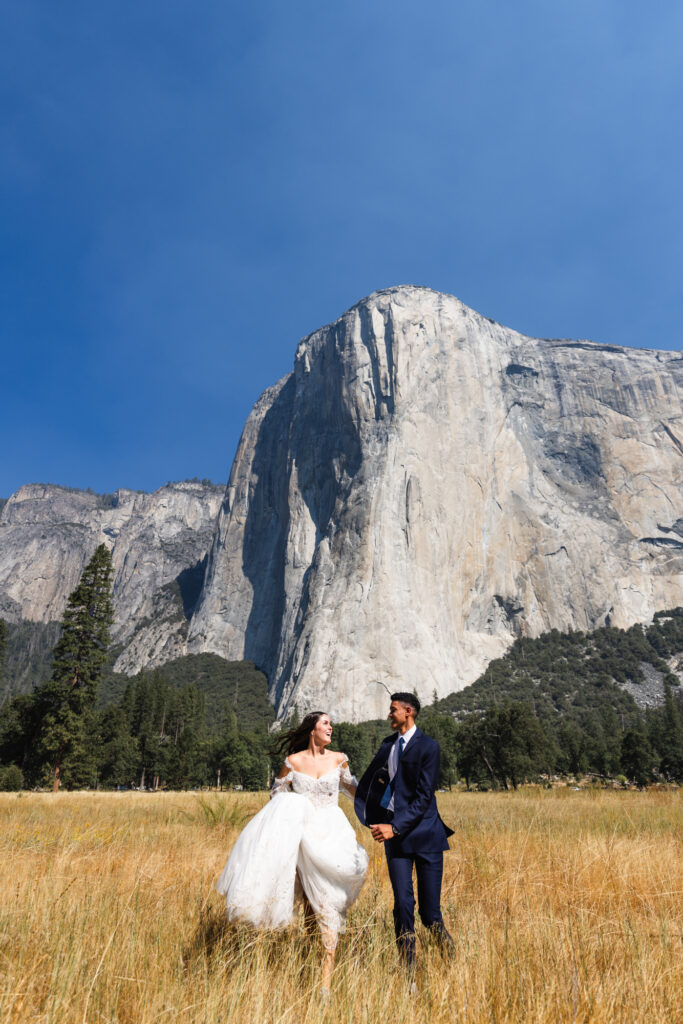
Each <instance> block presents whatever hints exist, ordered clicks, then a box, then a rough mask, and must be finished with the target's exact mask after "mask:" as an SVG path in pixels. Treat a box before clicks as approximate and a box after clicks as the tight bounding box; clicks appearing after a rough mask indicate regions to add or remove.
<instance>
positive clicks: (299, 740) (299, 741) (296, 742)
mask: <svg viewBox="0 0 683 1024" xmlns="http://www.w3.org/2000/svg"><path fill="white" fill-rule="evenodd" d="M326 714H327V712H326V711H311V712H309V714H307V715H306V717H305V718H304V720H303V722H302V723H301V724H300V725H295V726H294V728H293V729H288V730H287V732H283V734H282V736H280V738H279V739H278V740H276V742H275V749H276V750H277V751H278V752H279V753H280V754H284V755H285V757H289V755H290V754H297V753H298V752H299V751H300V750H305V749H306V747H307V746H308V742H309V740H310V738H311V733H312V732H313V730H314V729H315V727H316V725H317V724H318V719H319V718H322V716H323V715H326Z"/></svg>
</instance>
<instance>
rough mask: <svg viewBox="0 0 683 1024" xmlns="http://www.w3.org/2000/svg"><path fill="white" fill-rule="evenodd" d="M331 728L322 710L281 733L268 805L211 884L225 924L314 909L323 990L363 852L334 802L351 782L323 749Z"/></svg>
mask: <svg viewBox="0 0 683 1024" xmlns="http://www.w3.org/2000/svg"><path fill="white" fill-rule="evenodd" d="M331 740H332V725H331V723H330V719H329V716H328V715H326V714H325V713H324V712H323V711H313V712H312V713H311V714H309V715H306V717H305V718H304V720H303V722H302V723H301V725H299V726H297V727H296V728H294V729H291V730H290V731H289V732H287V733H285V734H284V736H283V738H282V740H281V741H280V743H279V744H278V745H279V748H280V750H281V751H282V752H286V754H287V756H286V757H285V760H284V764H283V766H282V770H281V772H280V774H279V775H278V777H277V779H276V780H275V782H274V784H273V788H272V790H271V799H270V803H268V804H266V806H265V807H264V808H263V809H262V810H261V811H259V813H258V814H257V815H256V816H255V817H253V818H252V819H251V821H250V822H249V823H248V825H247V826H246V827H245V828H244V830H243V831H242V833H241V834H240V836H239V837H238V839H237V842H236V843H235V845H234V847H233V849H232V852H231V854H230V857H229V858H228V862H227V864H226V865H225V867H224V869H223V872H222V874H221V876H220V878H219V879H218V883H217V885H216V888H217V889H218V891H219V892H220V893H221V894H222V895H224V896H225V898H226V906H227V913H228V920H229V921H246V922H248V923H249V924H251V925H253V926H254V927H256V928H284V927H285V926H286V925H288V924H289V923H290V922H291V921H292V920H293V918H294V914H295V909H296V908H298V905H299V903H300V902H301V901H302V898H303V901H304V903H305V904H306V905H307V907H306V909H307V910H308V911H309V913H311V912H312V913H314V914H315V918H316V920H317V922H318V927H319V929H320V935H321V939H322V944H323V947H324V951H325V952H324V960H323V971H322V987H323V992H324V993H325V994H328V993H329V985H330V976H331V974H332V965H333V963H334V954H335V950H336V947H337V937H338V935H339V933H340V932H342V931H344V928H345V916H346V911H347V910H348V908H349V907H350V906H351V904H352V903H353V901H354V900H355V899H356V897H357V895H358V893H359V891H360V888H361V886H362V884H363V881H364V879H365V872H366V870H367V866H368V855H367V853H366V852H365V850H364V849H363V847H362V846H360V845H359V843H358V842H357V841H356V836H355V833H354V831H353V828H352V827H351V825H350V824H349V822H348V821H347V819H346V817H345V815H344V812H343V811H342V810H341V808H340V807H339V806H338V803H337V797H338V793H339V790H340V788H341V790H342V792H344V793H345V794H346V795H348V796H350V797H353V796H354V795H355V792H356V785H357V783H356V780H355V778H354V777H353V776H352V775H351V772H350V769H349V763H348V760H347V758H346V755H345V754H339V753H336V752H335V751H331V750H327V747H328V746H329V745H330V742H331Z"/></svg>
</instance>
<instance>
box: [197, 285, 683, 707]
mask: <svg viewBox="0 0 683 1024" xmlns="http://www.w3.org/2000/svg"><path fill="white" fill-rule="evenodd" d="M648 340H649V339H648ZM682 382H683V358H682V357H681V355H680V353H674V352H663V351H654V350H645V349H632V348H621V347H619V346H615V345H599V344H594V343H591V342H588V341H566V340H539V339H534V338H529V337H526V336H524V335H521V334H519V333H517V332H515V331H513V330H510V329H507V328H505V327H502V326H500V325H499V324H497V323H494V322H492V321H490V320H488V319H487V318H485V317H483V316H480V315H479V314H477V313H476V312H474V311H473V310H471V309H469V308H468V307H466V306H465V305H463V304H462V303H461V302H459V301H458V300H457V299H455V298H453V297H451V296H448V295H442V294H439V293H437V292H433V291H431V290H429V289H425V288H414V287H400V288H393V289H389V290H387V291H383V292H379V293H375V294H374V295H371V296H370V297H369V298H367V299H365V300H363V301H362V302H360V303H358V304H357V305H356V306H354V307H353V308H352V309H350V310H349V311H348V312H346V313H345V314H344V315H343V316H342V317H340V318H339V320H337V321H336V322H335V323H333V324H331V325H329V326H327V327H324V328H322V329H320V330H318V331H316V332H314V333H313V334H311V335H310V336H309V337H307V338H305V339H304V340H303V341H302V342H301V343H300V345H299V347H298V350H297V353H296V358H295V364H294V370H293V372H292V373H291V374H289V375H288V376H287V377H285V378H283V379H282V380H281V381H280V382H279V383H278V384H276V385H275V386H274V387H272V388H270V389H269V390H268V391H266V392H265V393H264V395H263V396H262V397H261V399H260V400H259V401H258V402H257V404H256V406H255V407H254V409H253V411H252V413H251V415H250V417H249V419H248V421H247V423H246V425H245V428H244V432H243V435H242V439H241V441H240V445H239V448H238V451H237V455H236V457H235V461H234V464H233V467H232V472H231V475H230V480H229V483H228V486H227V489H226V492H225V497H224V501H223V504H222V507H221V510H220V513H219V516H218V522H217V528H216V532H215V535H214V538H213V544H212V546H211V550H210V554H209V561H208V566H207V570H206V576H205V579H204V585H203V588H202V591H201V595H200V598H199V602H198V605H197V608H196V610H195V612H194V615H193V618H192V621H191V624H190V631H189V637H188V642H187V649H188V650H189V651H191V652H200V651H212V652H215V653H217V654H221V655H223V656H224V657H226V658H229V659H233V660H238V659H241V658H246V659H250V660H252V661H254V662H255V663H256V664H257V665H259V666H260V667H261V668H263V669H264V670H265V671H266V673H267V674H268V677H269V680H270V688H271V696H272V699H273V700H274V702H275V705H276V708H277V711H278V715H279V716H280V717H283V716H285V715H286V714H287V713H288V712H289V711H290V710H291V709H292V708H293V707H294V706H297V707H298V708H299V709H300V710H305V709H310V708H313V707H323V708H325V709H326V710H328V711H329V712H330V713H331V714H333V715H334V716H335V717H336V718H343V719H350V720H359V719H364V718H370V717H373V716H376V715H382V714H383V713H384V710H385V706H386V692H385V690H384V689H383V688H382V687H381V686H380V685H378V681H379V682H380V683H384V684H385V685H386V686H387V687H389V688H390V689H391V688H392V687H393V688H400V689H403V688H410V689H412V688H415V689H416V690H417V691H418V693H419V694H420V695H421V696H422V697H423V698H424V699H430V698H431V697H432V695H433V694H436V695H437V696H444V695H445V694H448V693H450V692H453V691H455V690H459V689H461V688H462V687H464V686H465V685H467V684H468V683H469V682H471V681H472V680H474V679H475V678H476V677H477V676H478V675H479V674H480V673H481V671H482V670H483V668H484V667H485V666H486V664H487V663H488V661H489V660H490V659H492V658H494V657H498V656H500V655H501V654H502V653H503V652H504V651H505V650H506V649H507V647H508V646H509V645H510V644H511V642H512V640H513V639H514V637H515V636H518V635H522V634H523V635H532V636H535V635H538V634H540V633H541V632H543V631H545V630H548V629H550V628H553V627H556V628H558V629H560V630H570V629H581V630H586V629H592V628H595V627H598V626H601V625H604V624H612V625H615V626H627V625H629V624H631V623H633V622H636V621H646V620H648V619H650V618H651V617H652V615H653V613H654V612H655V611H657V610H659V609H663V608H671V607H675V606H676V605H680V604H681V603H683V508H682V501H681V498H682V492H683V409H682V407H681V383H682Z"/></svg>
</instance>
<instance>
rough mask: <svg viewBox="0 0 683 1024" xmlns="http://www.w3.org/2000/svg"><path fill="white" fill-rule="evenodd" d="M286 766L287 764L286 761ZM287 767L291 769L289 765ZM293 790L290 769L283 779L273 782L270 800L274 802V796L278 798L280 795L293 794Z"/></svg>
mask: <svg viewBox="0 0 683 1024" xmlns="http://www.w3.org/2000/svg"><path fill="white" fill-rule="evenodd" d="M285 764H287V762H286V761H285ZM287 767H288V768H289V765H287ZM291 789H292V770H291V768H290V769H289V771H288V772H287V774H286V775H283V776H282V778H280V779H275V780H274V781H273V785H272V786H271V788H270V799H271V800H272V799H273V797H274V796H278V795H279V794H280V793H289V792H291Z"/></svg>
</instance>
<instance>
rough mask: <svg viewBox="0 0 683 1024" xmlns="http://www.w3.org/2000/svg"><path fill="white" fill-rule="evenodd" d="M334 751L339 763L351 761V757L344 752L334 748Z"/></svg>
mask: <svg viewBox="0 0 683 1024" xmlns="http://www.w3.org/2000/svg"><path fill="white" fill-rule="evenodd" d="M333 753H334V756H335V757H336V759H337V765H340V764H348V763H349V759H348V757H347V756H346V754H342V753H341V752H340V751H339V750H334V751H333Z"/></svg>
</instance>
